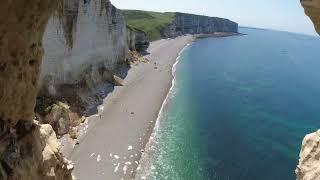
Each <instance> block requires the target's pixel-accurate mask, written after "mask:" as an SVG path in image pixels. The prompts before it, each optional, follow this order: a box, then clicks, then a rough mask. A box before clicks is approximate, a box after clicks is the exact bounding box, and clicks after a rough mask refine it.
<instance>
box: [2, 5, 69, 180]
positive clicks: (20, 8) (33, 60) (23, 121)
mask: <svg viewBox="0 0 320 180" xmlns="http://www.w3.org/2000/svg"><path fill="white" fill-rule="evenodd" d="M57 4H58V1H57V0H32V1H31V0H4V1H2V3H1V6H0V162H1V163H0V179H4V180H6V179H9V180H15V179H23V180H46V179H50V180H52V179H57V180H58V179H71V170H72V165H71V164H69V162H68V161H66V160H65V159H64V158H63V156H62V155H61V153H60V152H59V146H58V144H57V139H56V136H55V133H54V131H53V130H52V127H51V126H50V125H38V124H37V123H36V122H34V120H33V118H34V107H35V103H36V96H37V89H38V79H39V73H40V65H41V61H42V56H43V47H42V36H43V33H44V30H45V27H46V24H47V21H48V19H49V17H50V16H51V14H52V12H53V11H54V10H55V8H56V7H57Z"/></svg>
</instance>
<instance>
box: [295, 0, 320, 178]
mask: <svg viewBox="0 0 320 180" xmlns="http://www.w3.org/2000/svg"><path fill="white" fill-rule="evenodd" d="M301 4H302V5H303V7H304V9H305V13H306V14H307V15H308V16H309V17H310V19H311V20H312V22H313V23H314V26H315V29H316V31H317V32H318V33H319V34H320V0H301ZM296 175H297V180H318V179H320V131H318V132H315V133H312V134H309V135H307V136H306V137H305V138H304V140H303V143H302V148H301V151H300V159H299V164H298V166H297V169H296Z"/></svg>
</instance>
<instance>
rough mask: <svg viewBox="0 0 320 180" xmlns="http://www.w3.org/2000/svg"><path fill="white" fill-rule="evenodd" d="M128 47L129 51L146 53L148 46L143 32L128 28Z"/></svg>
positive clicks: (148, 43) (147, 40)
mask: <svg viewBox="0 0 320 180" xmlns="http://www.w3.org/2000/svg"><path fill="white" fill-rule="evenodd" d="M127 40H128V47H129V49H130V50H131V51H139V52H143V51H146V50H147V49H148V47H149V45H150V42H149V39H148V38H147V35H146V33H145V32H143V31H140V30H137V29H132V28H128V30H127Z"/></svg>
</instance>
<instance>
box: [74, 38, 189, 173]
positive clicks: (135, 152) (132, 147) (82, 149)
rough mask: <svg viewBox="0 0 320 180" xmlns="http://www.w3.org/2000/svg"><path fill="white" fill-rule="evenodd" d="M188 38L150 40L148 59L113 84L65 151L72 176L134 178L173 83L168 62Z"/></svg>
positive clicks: (187, 42)
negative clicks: (121, 81) (82, 131)
mask: <svg viewBox="0 0 320 180" xmlns="http://www.w3.org/2000/svg"><path fill="white" fill-rule="evenodd" d="M193 40H194V37H193V36H191V35H188V36H181V37H177V38H175V39H167V40H164V39H163V40H159V41H155V42H152V43H151V45H150V47H149V49H148V52H150V54H149V55H146V56H145V57H146V58H147V59H149V60H150V62H149V63H146V64H144V63H142V64H139V65H137V66H133V67H132V68H131V69H130V70H129V74H128V76H127V78H126V79H125V85H124V87H116V88H115V90H114V92H112V93H111V94H110V95H109V96H108V97H107V98H106V99H105V100H104V103H103V105H102V106H100V108H99V109H100V110H99V114H98V115H94V116H92V117H89V127H88V130H87V133H86V134H85V135H84V136H83V137H81V139H80V141H79V142H80V145H79V146H77V147H75V149H74V150H73V152H72V153H71V154H70V157H71V159H72V160H73V161H74V162H75V171H74V175H75V177H76V178H81V179H89V178H94V179H105V178H110V179H121V178H123V179H132V178H134V176H135V173H136V169H137V167H138V164H139V163H138V162H139V161H140V159H141V155H142V153H143V152H144V148H145V146H146V144H147V143H148V142H149V139H150V137H151V134H152V133H153V131H154V128H155V125H156V121H155V120H156V119H157V118H158V117H159V115H160V113H161V109H162V107H163V105H164V103H165V100H166V99H167V96H168V94H169V92H170V89H171V88H172V87H173V85H174V76H173V73H174V72H173V70H174V65H175V64H177V60H178V58H179V55H180V53H181V52H182V51H183V49H184V48H185V47H186V45H188V44H189V43H190V42H192V41H193ZM163 52H165V53H163ZM146 88H147V89H146ZM142 90H143V91H142ZM129 127H130V128H129ZM111 145H112V147H111Z"/></svg>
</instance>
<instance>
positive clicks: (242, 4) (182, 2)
mask: <svg viewBox="0 0 320 180" xmlns="http://www.w3.org/2000/svg"><path fill="white" fill-rule="evenodd" d="M111 2H112V3H113V4H114V5H115V6H116V7H117V8H119V9H139V10H148V11H159V12H185V13H193V14H200V15H207V16H216V17H223V18H228V19H230V20H233V21H235V22H237V23H239V25H240V26H249V27H258V28H267V29H275V30H281V31H289V32H295V33H301V34H309V35H316V32H315V30H314V27H313V25H312V23H311V21H310V19H309V18H308V17H307V16H306V15H305V14H304V11H303V8H302V7H301V5H300V1H299V0H111Z"/></svg>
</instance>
